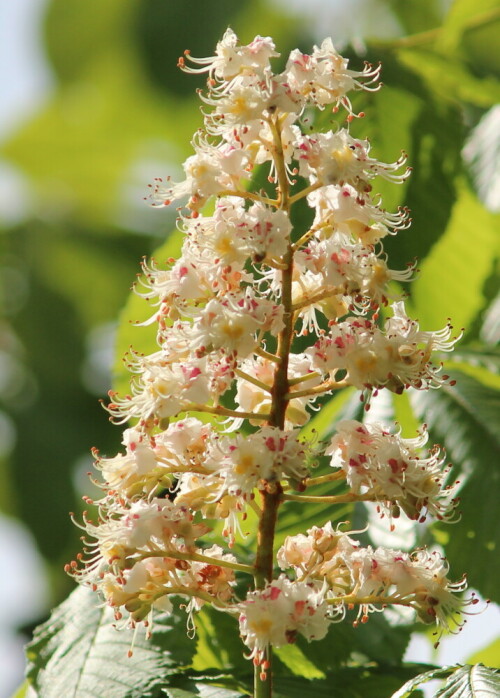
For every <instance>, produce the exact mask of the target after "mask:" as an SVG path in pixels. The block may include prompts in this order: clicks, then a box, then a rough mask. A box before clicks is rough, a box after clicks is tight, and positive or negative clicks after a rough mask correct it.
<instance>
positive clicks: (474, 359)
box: [449, 345, 500, 376]
mask: <svg viewBox="0 0 500 698" xmlns="http://www.w3.org/2000/svg"><path fill="white" fill-rule="evenodd" d="M449 361H450V362H455V361H456V362H457V363H459V364H462V365H463V364H468V365H469V366H472V367H474V368H483V369H485V370H486V371H487V372H488V373H493V374H494V375H495V376H499V375H500V347H494V346H488V345H486V346H484V345H472V346H471V345H469V346H466V347H461V346H459V347H458V348H457V349H455V351H454V352H453V354H452V355H451V358H450V359H449Z"/></svg>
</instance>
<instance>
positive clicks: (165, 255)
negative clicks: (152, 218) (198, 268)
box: [113, 231, 183, 393]
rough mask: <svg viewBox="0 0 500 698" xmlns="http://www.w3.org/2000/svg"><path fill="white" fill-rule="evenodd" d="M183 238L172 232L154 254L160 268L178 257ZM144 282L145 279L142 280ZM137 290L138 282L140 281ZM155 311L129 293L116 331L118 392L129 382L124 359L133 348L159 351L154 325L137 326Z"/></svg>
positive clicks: (116, 380)
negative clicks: (172, 258) (169, 260)
mask: <svg viewBox="0 0 500 698" xmlns="http://www.w3.org/2000/svg"><path fill="white" fill-rule="evenodd" d="M182 240H183V237H182V235H181V233H180V232H179V231H174V232H172V233H171V234H170V235H169V236H168V237H167V239H166V241H165V242H164V243H163V244H162V245H161V246H160V247H159V248H158V249H156V250H155V251H154V252H153V255H152V256H153V258H154V259H155V260H156V262H157V263H158V265H159V266H160V267H161V268H163V267H162V265H164V264H165V262H166V261H167V260H168V259H169V258H171V257H174V258H175V257H178V256H179V255H180V252H181V247H182ZM141 278H143V279H144V277H141ZM139 290H140V281H139ZM154 312H155V306H152V305H151V304H150V303H149V302H148V301H147V300H146V299H145V298H143V297H142V296H139V295H138V294H137V293H135V292H134V291H131V292H130V294H129V296H128V299H127V302H126V304H125V307H124V308H123V310H122V312H121V313H120V318H119V321H118V331H117V337H116V349H115V364H114V367H113V388H114V390H117V391H118V392H119V393H120V392H127V391H128V389H129V383H130V376H131V374H130V372H129V371H128V370H127V368H126V366H125V364H124V361H123V358H124V356H125V355H126V353H127V352H128V351H129V350H130V348H131V347H132V348H133V349H134V351H137V352H139V353H142V354H152V353H153V352H155V351H157V350H158V344H157V342H156V333H157V331H158V325H157V323H152V324H151V325H146V326H139V325H138V323H141V322H144V321H145V320H147V319H148V318H149V317H151V315H152V314H153V313H154Z"/></svg>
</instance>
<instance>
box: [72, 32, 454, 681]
mask: <svg viewBox="0 0 500 698" xmlns="http://www.w3.org/2000/svg"><path fill="white" fill-rule="evenodd" d="M278 55H279V54H278V53H277V52H276V51H275V47H274V44H273V42H272V40H271V39H270V38H268V37H266V38H263V37H260V36H258V37H256V38H255V39H254V40H253V41H252V42H251V43H250V44H248V45H246V46H245V45H241V44H240V43H239V41H238V39H237V37H236V35H235V34H234V33H233V32H232V31H231V30H227V32H226V33H225V35H224V37H223V39H222V40H221V41H220V42H219V44H218V45H217V48H216V52H215V55H214V56H212V57H209V58H203V59H195V58H192V57H191V56H190V54H189V53H186V55H185V57H184V58H183V59H181V61H180V64H181V67H182V68H183V69H184V70H185V71H186V72H191V73H206V74H207V85H208V91H207V93H206V94H200V97H201V99H202V101H203V103H204V108H203V109H204V112H206V113H205V128H204V129H203V130H201V131H200V132H198V133H197V134H196V135H195V137H194V139H193V149H194V154H193V155H192V156H191V157H189V158H188V159H187V160H186V162H185V163H184V172H185V179H184V180H183V181H181V182H177V183H174V182H171V181H170V180H168V179H167V180H165V181H162V180H157V181H156V182H155V184H154V185H153V186H152V191H151V200H152V202H153V204H154V205H155V206H159V207H161V206H167V205H169V204H170V203H171V202H173V201H178V200H185V208H184V209H183V210H182V211H181V212H180V213H179V224H178V225H179V228H180V230H181V231H182V232H183V233H184V236H185V237H184V244H183V247H182V252H181V255H180V257H179V259H177V260H169V261H168V262H167V263H166V264H163V263H162V261H161V260H160V261H159V262H156V261H144V263H143V276H142V277H141V280H140V282H139V283H138V285H137V287H136V292H137V293H138V294H140V295H142V296H143V297H144V298H146V299H147V300H148V301H149V303H150V304H151V306H152V313H151V316H150V318H149V320H147V321H146V323H144V324H155V325H156V327H157V344H158V346H157V348H156V350H155V351H154V353H152V354H149V355H142V354H139V353H134V352H133V351H132V350H131V352H130V353H129V355H128V356H127V358H126V361H127V365H128V367H129V369H130V371H131V373H132V374H133V378H132V381H131V388H130V392H129V394H127V395H121V396H120V395H117V394H115V393H111V402H110V403H109V404H108V406H107V409H108V411H109V413H110V415H111V419H112V420H113V421H114V422H116V423H117V424H124V425H126V424H127V423H129V422H130V421H131V422H132V424H133V426H129V427H128V428H125V430H124V434H123V445H124V451H123V452H122V453H119V454H118V455H116V456H114V457H105V456H102V455H100V454H99V453H98V452H97V451H95V457H96V467H97V469H98V470H99V471H100V474H101V476H102V480H103V483H102V487H103V489H104V491H105V495H104V497H103V499H101V501H100V502H98V503H97V505H98V518H97V522H95V523H94V522H92V521H91V520H90V519H89V518H88V517H87V516H86V517H85V518H84V524H83V528H84V530H85V531H86V535H87V536H88V537H89V538H90V539H91V540H90V541H89V542H88V543H86V553H85V555H81V556H79V561H78V562H73V563H71V564H70V565H68V570H69V571H70V572H71V573H72V574H73V575H74V576H75V577H76V578H77V579H78V581H80V582H82V583H85V584H88V585H90V586H92V587H93V588H94V589H96V590H97V591H99V593H100V594H101V597H102V598H103V599H104V601H105V602H106V603H108V604H109V605H110V606H111V607H113V608H114V610H115V615H116V618H117V619H121V618H122V616H125V618H124V621H125V622H126V623H129V624H131V625H134V624H135V623H136V622H138V621H141V622H144V623H146V624H147V623H149V622H150V618H151V614H152V612H153V610H154V609H155V608H157V609H161V610H170V609H171V601H170V596H172V595H177V596H181V597H183V598H185V599H188V610H189V611H194V610H197V609H198V608H200V606H201V605H202V604H203V603H213V604H214V605H215V606H216V607H218V608H223V609H224V610H225V611H226V612H228V613H232V614H233V615H235V616H236V617H237V618H238V619H239V625H240V632H241V636H242V638H243V641H244V642H245V643H246V645H247V646H248V648H249V649H250V651H251V657H252V659H253V661H254V663H255V664H256V665H260V666H261V667H262V671H263V673H264V674H265V670H266V666H267V661H268V660H267V656H268V648H269V647H270V646H276V647H279V646H280V645H283V644H285V643H287V642H293V640H294V639H295V637H296V635H297V634H298V633H300V634H302V635H304V636H305V637H306V638H307V639H308V640H312V639H321V638H322V637H324V636H325V634H326V632H327V629H328V626H329V624H330V622H332V621H333V620H338V619H339V618H343V617H344V615H345V612H346V609H351V608H354V607H356V606H357V607H358V608H359V612H358V615H357V616H356V618H357V619H358V620H359V619H361V620H362V621H365V620H366V619H367V617H368V614H369V613H370V612H372V611H377V610H381V609H382V608H383V607H385V606H386V605H388V604H390V603H393V604H401V605H405V606H410V607H412V608H414V609H415V610H416V611H417V614H418V616H419V618H420V619H421V620H423V621H424V622H431V621H432V622H434V621H435V622H437V623H438V624H440V625H441V626H443V627H448V626H449V619H448V615H449V613H453V612H456V611H458V610H460V608H461V607H462V605H463V604H462V602H461V601H459V600H458V599H457V598H456V597H455V596H454V593H455V592H457V591H461V590H462V589H463V588H464V582H463V581H462V582H459V583H457V584H453V583H451V582H449V581H448V579H447V571H448V568H447V564H446V562H445V561H444V560H443V559H442V557H441V556H440V555H439V554H437V553H429V552H426V551H424V550H417V551H416V552H414V553H411V554H409V553H404V552H400V551H394V550H388V549H384V548H377V549H376V550H374V549H372V548H370V547H368V548H363V547H361V546H360V545H359V543H357V542H356V541H354V540H353V539H352V538H351V537H349V536H348V535H347V534H345V533H341V532H339V531H334V530H333V529H332V527H331V524H330V523H326V524H325V525H323V526H322V527H319V528H318V527H314V528H312V529H310V530H309V531H308V532H307V535H306V534H301V535H297V536H294V537H291V538H287V540H286V542H285V544H284V545H283V547H282V548H281V549H280V551H279V553H278V556H277V560H276V562H277V563H278V564H279V566H280V567H281V569H282V570H286V571H287V574H286V575H285V574H281V575H280V576H272V573H266V574H265V575H264V576H265V579H264V581H262V573H261V572H259V564H261V563H260V562H259V561H261V560H262V559H263V557H265V555H264V552H265V550H267V551H268V552H269V547H270V549H271V554H272V535H273V531H271V532H270V534H269V535H270V536H271V539H270V540H267V541H266V531H267V530H268V529H266V528H265V527H266V526H268V527H269V526H270V525H271V524H269V521H271V523H272V520H273V519H272V517H271V516H267V515H265V512H266V511H268V509H266V507H269V506H270V504H269V502H270V501H271V499H272V502H273V503H274V504H273V506H275V507H276V511H277V507H278V506H283V507H286V506H287V499H288V500H291V499H295V501H300V499H301V496H302V493H304V492H305V491H306V490H307V491H308V493H309V491H310V490H309V488H311V490H312V492H314V491H315V490H314V486H315V484H316V483H315V478H314V473H313V472H312V470H311V467H312V466H313V465H314V461H315V459H316V458H317V457H318V455H326V456H330V457H331V466H332V470H331V471H330V472H331V476H330V475H326V476H322V477H320V478H316V480H317V481H318V482H319V481H320V480H321V481H322V483H324V482H328V481H332V482H333V481H335V483H336V484H335V488H336V489H335V490H334V492H335V493H337V492H338V491H339V490H338V485H339V483H340V484H341V485H343V487H344V490H343V494H340V495H338V496H337V499H338V501H339V502H342V501H343V502H345V501H351V502H353V501H358V500H359V501H361V500H371V501H375V502H377V503H378V505H379V507H380V508H381V510H385V511H386V512H390V515H391V516H394V517H395V516H396V515H397V514H396V513H395V512H399V511H401V510H402V511H403V512H405V513H406V514H407V515H408V516H409V517H410V518H411V519H416V520H424V519H425V518H426V516H427V515H430V516H433V517H436V518H438V519H445V520H447V519H448V520H449V519H450V518H452V517H453V508H454V504H455V500H454V493H455V492H454V488H453V487H449V486H448V485H447V484H446V480H447V474H448V470H447V469H446V468H445V467H444V465H443V455H442V454H441V453H440V450H439V448H438V447H433V448H431V449H430V452H429V454H428V455H425V453H424V452H423V451H422V448H423V446H424V444H425V442H426V438H427V437H426V435H425V432H424V431H422V433H421V434H420V435H419V436H418V437H417V438H415V439H403V438H402V437H401V435H400V434H399V433H393V430H390V429H388V428H387V426H386V425H382V424H378V423H371V424H363V423H361V422H355V421H349V422H342V423H341V424H339V425H338V427H337V432H336V433H335V434H334V436H333V438H332V440H331V442H330V444H328V445H326V446H323V451H322V453H319V451H318V448H319V447H318V444H311V443H308V442H306V441H304V440H303V439H301V438H300V427H301V426H302V425H304V424H305V423H306V422H307V421H308V419H309V418H310V415H311V410H314V409H315V408H317V401H318V400H319V399H320V398H321V397H322V396H325V395H328V394H330V393H331V392H332V391H334V390H338V389H341V388H343V387H345V386H355V387H356V388H358V389H359V390H361V391H362V396H363V399H364V400H365V401H366V402H367V404H368V401H369V396H370V394H371V393H372V392H373V391H377V390H381V389H384V388H385V389H388V390H390V391H393V392H395V393H401V392H402V391H404V390H405V389H407V388H408V387H412V388H416V389H418V390H427V389H431V388H437V387H440V386H441V385H442V384H443V383H444V382H446V381H447V377H446V376H442V375H441V373H440V366H439V365H436V364H433V363H432V354H433V352H435V351H450V350H451V349H452V347H453V344H454V342H455V341H456V340H454V339H452V336H451V327H450V326H446V327H445V328H444V329H442V330H439V331H437V332H429V331H422V330H420V328H419V326H418V323H417V322H416V321H414V320H411V319H410V318H409V317H408V316H407V313H406V310H405V307H404V303H403V301H402V300H399V299H397V298H395V297H394V291H391V292H390V291H389V290H388V285H389V284H390V282H393V281H409V280H410V279H411V277H412V276H413V272H414V265H410V266H409V267H408V268H407V269H405V270H402V271H395V270H391V269H390V268H389V267H388V264H387V260H386V256H385V254H384V252H383V248H382V242H381V241H382V240H383V238H384V237H385V236H387V235H393V234H395V233H397V232H398V231H399V230H401V229H403V228H405V227H407V226H408V224H409V221H408V213H407V211H406V210H404V209H400V210H398V211H397V212H395V213H390V212H387V211H386V210H385V209H384V208H383V207H382V205H381V201H380V198H379V197H378V196H376V195H372V193H371V191H372V183H373V181H374V180H375V179H376V178H377V177H382V178H384V179H387V180H389V181H391V182H395V183H398V182H402V181H403V180H404V179H405V178H406V177H407V175H408V170H404V169H402V168H404V163H405V156H404V155H402V156H401V157H400V158H399V159H397V160H396V162H393V163H384V162H380V161H378V160H377V159H376V158H375V157H373V156H372V155H371V154H370V153H371V149H370V144H369V142H368V141H366V140H358V139H356V138H353V137H352V135H351V134H350V132H349V128H348V125H349V122H351V121H352V120H353V119H354V118H357V117H359V116H362V114H355V112H354V110H353V106H352V103H351V101H350V99H349V97H348V93H349V92H351V91H353V90H354V91H355V90H376V89H378V85H377V80H378V74H379V68H378V67H375V68H374V67H372V66H370V65H365V67H364V69H363V70H361V71H359V72H358V71H354V70H351V69H349V68H348V63H347V60H345V59H344V58H342V57H341V56H340V55H339V54H338V53H337V52H336V50H335V49H334V47H333V45H332V43H331V40H329V39H327V40H325V41H324V42H323V43H322V45H321V46H320V47H319V48H318V47H314V49H313V51H312V53H311V54H310V55H306V54H303V53H301V52H300V51H298V50H295V51H292V52H291V54H290V56H289V58H288V60H287V62H286V65H285V69H284V70H283V72H281V73H279V74H276V73H274V72H273V70H272V67H271V61H272V60H273V59H274V58H276V57H277V56H278ZM188 63H189V65H188ZM326 107H329V108H330V109H331V110H333V112H336V111H338V110H339V109H340V108H343V109H344V110H345V111H346V113H347V127H340V126H339V127H338V128H336V129H334V130H330V131H327V132H320V131H318V132H307V133H304V132H303V130H302V127H301V118H302V115H303V114H304V110H306V109H307V110H309V111H311V110H316V111H317V110H318V109H319V110H324V109H325V108H326ZM257 172H259V173H262V172H264V173H265V175H266V176H267V183H266V187H265V189H262V188H260V187H259V186H257V185H256V184H255V181H256V175H257ZM261 179H262V178H261ZM259 181H260V180H259ZM209 200H210V202H211V208H210V209H209V210H210V212H209V213H207V212H206V210H208V209H205V208H204V207H205V205H206V204H207V202H209ZM299 202H302V205H303V204H307V206H308V207H309V208H310V211H311V216H310V219H311V221H312V223H311V225H310V228H309V229H304V230H297V229H296V228H295V227H294V225H293V223H292V220H293V217H292V212H293V211H294V207H295V205H296V204H297V203H299ZM390 301H393V302H392V305H390ZM382 306H384V307H385V308H386V310H385V315H386V317H387V318H388V319H386V320H385V324H383V325H381V323H380V321H379V310H380V308H381V307H382ZM297 337H300V338H301V339H300V341H301V342H302V345H301V346H302V349H301V350H298V349H297V347H296V343H295V341H294V340H295V338H297ZM304 346H305V347H306V348H304ZM293 491H295V492H296V493H297V494H296V495H294V494H293ZM322 492H323V493H324V490H322ZM313 496H314V495H313ZM308 499H309V500H310V499H311V497H309V498H308V497H307V496H303V500H304V506H307V500H308ZM335 499H336V494H333V495H332V496H331V497H330V498H329V499H328V501H331V502H332V506H333V504H334V503H335ZM317 500H318V501H320V500H321V495H320V496H318V497H317ZM248 516H251V517H253V518H252V521H254V524H252V526H255V527H256V528H258V527H259V531H260V538H259V543H258V546H259V548H258V550H257V551H256V558H254V557H253V554H254V553H253V552H250V551H249V553H248V555H247V557H246V558H245V559H243V560H241V559H240V560H238V559H237V558H236V557H235V556H234V555H233V554H231V553H229V552H228V551H225V550H224V549H223V548H222V547H220V546H219V545H210V533H211V531H213V529H214V528H216V527H217V525H218V522H219V521H222V522H223V523H222V527H221V528H220V529H219V532H221V533H222V536H223V537H224V539H225V540H226V543H227V546H228V547H229V548H230V547H233V546H234V543H235V540H236V538H237V537H239V536H240V535H241V534H242V533H245V531H244V527H245V524H244V522H245V520H246V519H247V517H248ZM266 517H267V518H266ZM274 518H276V517H274ZM263 522H264V523H263ZM266 522H267V523H266ZM321 523H323V522H321ZM266 546H267V547H266ZM263 551H264V552H263ZM266 559H267V558H266ZM266 564H267V563H266ZM271 572H272V571H271ZM253 573H255V580H256V585H255V588H254V587H253V586H252V585H251V584H250V585H249V586H248V588H249V591H248V593H247V596H246V598H244V599H242V598H240V597H237V596H236V595H235V591H234V588H235V575H236V574H238V575H240V574H241V575H244V574H247V575H250V577H249V579H251V578H252V577H251V575H252V574H253ZM259 574H260V577H259ZM356 622H357V621H356Z"/></svg>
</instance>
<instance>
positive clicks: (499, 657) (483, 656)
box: [467, 638, 500, 669]
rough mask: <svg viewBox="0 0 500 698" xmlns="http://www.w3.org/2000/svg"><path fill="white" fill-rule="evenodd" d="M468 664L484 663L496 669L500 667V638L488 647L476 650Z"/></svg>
mask: <svg viewBox="0 0 500 698" xmlns="http://www.w3.org/2000/svg"><path fill="white" fill-rule="evenodd" d="M467 663H468V664H484V665H485V666H489V667H492V668H495V669H500V638H497V639H496V640H494V641H493V642H492V643H490V644H489V645H488V646H487V647H483V648H482V649H480V650H478V651H477V652H474V654H473V655H472V656H471V657H469V658H468V660H467Z"/></svg>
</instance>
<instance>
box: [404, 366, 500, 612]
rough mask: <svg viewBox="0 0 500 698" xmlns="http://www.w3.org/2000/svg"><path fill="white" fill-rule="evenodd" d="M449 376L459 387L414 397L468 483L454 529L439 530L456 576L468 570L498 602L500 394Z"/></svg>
mask: <svg viewBox="0 0 500 698" xmlns="http://www.w3.org/2000/svg"><path fill="white" fill-rule="evenodd" d="M450 377H451V378H452V379H454V380H456V381H457V384H456V386H454V387H451V386H449V385H444V386H443V387H442V388H441V390H429V391H420V392H417V391H414V392H412V395H411V401H412V404H413V406H414V408H415V411H416V413H417V415H418V416H419V417H420V418H421V419H422V420H423V421H424V422H426V424H427V425H428V426H429V432H430V435H431V438H432V439H433V440H434V441H435V442H440V443H442V444H443V445H444V446H445V448H446V451H447V457H448V458H450V460H451V461H452V462H453V463H454V465H455V470H454V473H455V474H456V475H458V477H459V479H460V480H461V481H462V482H464V484H463V486H462V488H461V490H460V493H459V494H460V497H461V501H460V506H459V511H460V513H461V518H460V520H459V521H458V522H457V523H455V524H453V530H450V525H449V524H443V523H439V524H436V528H437V530H438V531H440V532H441V533H442V534H443V536H446V537H448V541H447V543H446V545H445V551H446V555H447V557H448V558H449V561H450V563H451V566H452V570H453V571H454V575H456V576H459V575H460V573H462V572H464V571H466V572H467V576H468V579H469V584H470V585H471V586H472V587H474V588H476V589H477V590H478V591H479V592H480V593H481V594H482V595H483V596H485V597H489V598H492V599H495V600H500V592H499V588H498V584H497V580H498V578H499V575H500V556H499V555H498V550H500V510H499V507H498V496H499V484H500V471H499V469H498V454H499V452H500V425H499V423H498V414H499V413H500V393H499V392H498V391H496V390H493V389H491V388H488V387H487V386H485V385H484V384H482V383H480V382H478V381H477V380H475V379H474V378H472V377H470V376H467V375H465V374H464V373H460V372H458V371H456V372H455V371H453V372H451V371H450Z"/></svg>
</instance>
